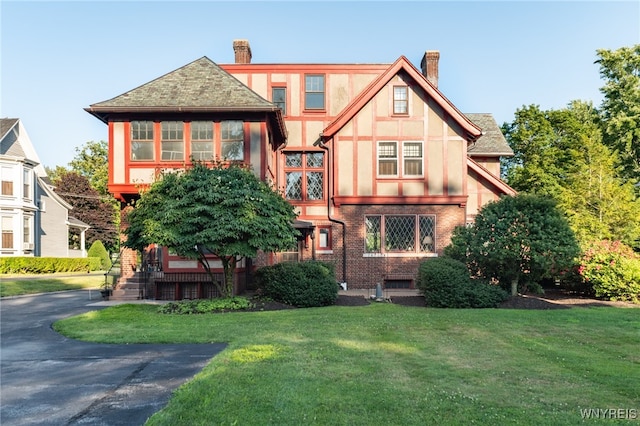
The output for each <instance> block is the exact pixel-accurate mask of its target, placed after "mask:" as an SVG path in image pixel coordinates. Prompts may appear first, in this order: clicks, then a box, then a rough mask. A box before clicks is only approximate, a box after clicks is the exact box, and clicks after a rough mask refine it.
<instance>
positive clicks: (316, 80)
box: [304, 75, 324, 109]
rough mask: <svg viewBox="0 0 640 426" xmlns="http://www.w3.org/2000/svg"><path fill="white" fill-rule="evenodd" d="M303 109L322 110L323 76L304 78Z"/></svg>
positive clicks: (306, 76)
mask: <svg viewBox="0 0 640 426" xmlns="http://www.w3.org/2000/svg"><path fill="white" fill-rule="evenodd" d="M304 108H305V109H324V75H305V76H304Z"/></svg>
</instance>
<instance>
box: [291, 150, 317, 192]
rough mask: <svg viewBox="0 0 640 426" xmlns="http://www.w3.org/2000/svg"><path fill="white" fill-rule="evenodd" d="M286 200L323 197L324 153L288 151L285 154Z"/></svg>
mask: <svg viewBox="0 0 640 426" xmlns="http://www.w3.org/2000/svg"><path fill="white" fill-rule="evenodd" d="M284 167H285V175H286V180H287V187H286V190H285V195H286V198H287V199H288V200H300V201H316V200H322V199H323V198H324V153H323V152H304V153H303V152H289V153H286V154H285V165H284Z"/></svg>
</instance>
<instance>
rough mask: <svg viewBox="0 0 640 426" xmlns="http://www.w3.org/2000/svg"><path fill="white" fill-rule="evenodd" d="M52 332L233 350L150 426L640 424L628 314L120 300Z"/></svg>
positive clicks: (639, 373) (636, 335)
mask: <svg viewBox="0 0 640 426" xmlns="http://www.w3.org/2000/svg"><path fill="white" fill-rule="evenodd" d="M55 328H56V329H57V330H59V331H60V332H62V333H63V334H65V335H67V336H68V337H73V338H78V339H82V340H89V341H96V342H97V341H100V342H111V343H145V342H148V343H151V342H155V343H158V342H160V343H162V342H166V343H179V342H185V343H186V342H189V343H197V342H201V343H209V342H227V343H229V346H228V348H227V349H226V350H225V351H224V352H223V353H222V354H220V355H219V356H217V357H215V358H214V359H213V360H212V361H211V362H210V363H209V365H208V366H207V367H206V368H205V369H204V370H203V371H202V372H201V373H199V374H198V375H197V376H196V377H194V379H193V380H192V381H190V382H189V383H186V384H185V385H183V386H182V387H181V388H180V389H178V390H177V391H176V393H175V395H174V396H173V398H172V399H171V401H170V402H169V404H168V406H167V407H166V408H165V409H163V410H162V411H160V412H158V413H156V414H155V415H154V416H153V417H152V418H151V419H150V420H149V421H148V424H150V425H165V424H166V425H177V424H189V425H212V424H216V425H223V424H224V425H226V424H242V425H250V424H251V425H253V424H259V425H301V424H331V425H371V424H386V425H425V424H452V425H455V424H501V425H505V424H518V425H528V424H530V425H540V424H554V425H562V424H566V425H573V424H578V423H581V422H583V421H584V422H587V423H593V422H594V421H596V420H594V419H593V417H595V416H596V415H597V416H600V421H602V422H606V423H607V424H611V422H612V413H611V412H610V411H607V412H605V411H604V410H605V409H606V410H609V409H616V410H618V411H616V413H617V414H616V415H615V416H617V417H618V418H619V421H621V422H624V423H625V424H628V422H629V420H635V419H637V418H638V417H639V416H640V351H639V348H640V315H639V311H638V310H637V309H621V308H573V309H566V310H564V309H563V310H549V311H541V310H540V311H534V310H531V311H528V310H509V309H484V310H452V309H429V308H410V307H403V306H397V305H392V304H386V303H381V304H372V305H371V306H366V307H340V306H332V307H325V308H311V309H296V310H285V311H270V312H247V313H227V314H209V315H193V316H177V315H162V314H158V313H157V307H154V306H148V305H147V306H145V305H121V306H116V307H111V308H108V309H105V310H101V311H98V312H91V313H88V314H84V315H81V316H77V317H73V318H69V319H65V320H62V321H60V322H58V323H56V324H55ZM589 410H591V411H589ZM599 410H603V411H599ZM625 413H626V414H625ZM587 416H591V418H589V419H587V418H586V417H587ZM607 416H608V417H607ZM625 416H626V417H627V418H624V417H625ZM634 417H635V419H634Z"/></svg>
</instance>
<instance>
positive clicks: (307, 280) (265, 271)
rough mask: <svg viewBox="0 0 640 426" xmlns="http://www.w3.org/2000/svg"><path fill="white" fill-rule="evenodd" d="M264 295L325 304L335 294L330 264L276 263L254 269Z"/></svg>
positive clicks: (301, 303) (303, 303) (304, 303)
mask: <svg viewBox="0 0 640 426" xmlns="http://www.w3.org/2000/svg"><path fill="white" fill-rule="evenodd" d="M256 284H257V287H258V289H259V290H260V291H261V293H262V294H263V295H264V296H265V297H270V298H271V299H273V300H275V301H277V302H281V303H286V304H288V305H292V306H297V307H312V306H327V305H332V304H334V303H335V301H336V299H337V298H338V285H337V283H336V280H335V275H334V271H333V267H332V266H331V265H330V264H327V263H322V262H315V261H312V262H301V263H278V264H276V265H272V266H265V267H262V268H260V269H258V270H257V271H256Z"/></svg>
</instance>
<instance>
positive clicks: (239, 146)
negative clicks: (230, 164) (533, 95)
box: [220, 120, 244, 161]
mask: <svg viewBox="0 0 640 426" xmlns="http://www.w3.org/2000/svg"><path fill="white" fill-rule="evenodd" d="M220 134H221V138H220V153H221V155H222V158H223V159H225V160H230V161H243V160H244V123H243V122H242V121H236V120H234V121H223V122H221V123H220Z"/></svg>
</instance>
